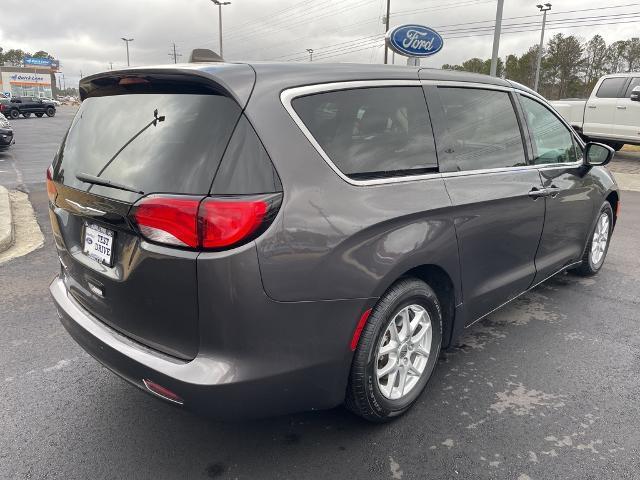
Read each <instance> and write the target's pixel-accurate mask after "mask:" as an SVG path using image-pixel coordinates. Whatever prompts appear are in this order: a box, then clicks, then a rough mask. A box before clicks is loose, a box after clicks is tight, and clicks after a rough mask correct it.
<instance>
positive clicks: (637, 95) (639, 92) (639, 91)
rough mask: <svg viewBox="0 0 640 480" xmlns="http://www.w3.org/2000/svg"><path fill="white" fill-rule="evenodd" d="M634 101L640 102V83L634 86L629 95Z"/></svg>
mask: <svg viewBox="0 0 640 480" xmlns="http://www.w3.org/2000/svg"><path fill="white" fill-rule="evenodd" d="M629 98H630V99H631V101H632V102H640V85H638V86H637V87H633V90H631V96H630V97H629Z"/></svg>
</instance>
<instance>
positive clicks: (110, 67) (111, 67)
mask: <svg viewBox="0 0 640 480" xmlns="http://www.w3.org/2000/svg"><path fill="white" fill-rule="evenodd" d="M109 70H113V62H109Z"/></svg>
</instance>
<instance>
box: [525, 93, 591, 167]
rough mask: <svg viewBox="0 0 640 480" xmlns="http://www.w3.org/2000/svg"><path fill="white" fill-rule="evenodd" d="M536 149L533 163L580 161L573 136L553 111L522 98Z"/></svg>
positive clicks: (529, 99) (527, 98)
mask: <svg viewBox="0 0 640 480" xmlns="http://www.w3.org/2000/svg"><path fill="white" fill-rule="evenodd" d="M520 101H521V103H522V108H523V110H524V113H525V115H526V117H527V124H528V125H529V131H530V133H531V141H532V142H533V147H534V158H533V163H534V164H536V165H540V164H547V163H568V162H575V161H577V160H578V156H579V153H578V152H579V148H576V146H575V144H574V141H573V135H572V134H571V132H570V131H569V129H568V128H567V127H566V126H565V125H564V124H563V123H562V122H561V121H560V120H559V119H558V117H556V116H555V115H554V114H553V112H551V110H549V109H548V108H547V107H545V106H544V105H542V104H541V103H539V102H536V101H535V100H532V99H531V98H529V97H525V96H522V95H521V96H520Z"/></svg>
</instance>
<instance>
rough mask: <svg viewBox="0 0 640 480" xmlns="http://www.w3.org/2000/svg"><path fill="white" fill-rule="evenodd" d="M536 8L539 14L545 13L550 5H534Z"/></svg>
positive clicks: (549, 8)
mask: <svg viewBox="0 0 640 480" xmlns="http://www.w3.org/2000/svg"><path fill="white" fill-rule="evenodd" d="M536 7H538V8H539V9H540V11H541V12H546V11H549V10H551V4H550V3H545V4H544V5H542V4H540V5H536Z"/></svg>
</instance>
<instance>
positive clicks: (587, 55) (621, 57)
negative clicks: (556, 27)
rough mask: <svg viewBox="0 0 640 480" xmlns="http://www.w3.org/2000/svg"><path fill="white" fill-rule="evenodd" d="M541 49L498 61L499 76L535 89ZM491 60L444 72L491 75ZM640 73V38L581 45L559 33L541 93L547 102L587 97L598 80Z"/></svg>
mask: <svg viewBox="0 0 640 480" xmlns="http://www.w3.org/2000/svg"><path fill="white" fill-rule="evenodd" d="M537 59H538V45H532V46H531V47H529V50H527V51H526V52H525V53H523V54H522V55H520V56H518V55H513V54H512V55H507V57H506V58H505V59H504V61H503V60H502V59H501V58H499V59H498V68H497V74H498V76H500V77H503V78H508V79H509V80H514V81H516V82H519V83H522V84H523V85H526V86H528V87H530V88H533V86H534V83H535V75H536V62H537ZM490 66H491V59H488V60H483V59H481V58H471V59H469V60H466V61H464V62H462V64H460V65H449V64H445V65H443V66H442V68H443V69H447V70H463V71H466V72H475V73H484V74H487V75H488V74H489V70H490ZM637 71H640V38H636V37H634V38H631V39H629V40H619V41H617V42H613V43H611V44H610V45H607V44H606V42H605V41H604V39H603V38H602V36H600V35H594V36H593V38H591V40H589V41H587V42H584V43H583V42H581V41H580V40H579V39H578V37H576V36H574V35H569V36H564V35H563V34H561V33H557V34H556V35H554V36H553V37H551V39H549V41H548V42H547V44H546V45H545V47H544V49H543V57H542V64H541V67H540V82H539V89H538V91H539V92H540V93H541V94H542V95H543V96H545V97H546V98H548V99H551V100H556V99H559V98H571V97H587V96H588V95H589V94H590V93H591V90H592V89H593V87H594V85H595V84H596V82H597V81H598V79H599V78H600V77H601V76H602V75H605V74H608V73H618V72H637Z"/></svg>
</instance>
